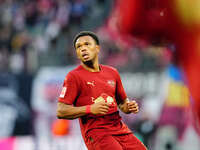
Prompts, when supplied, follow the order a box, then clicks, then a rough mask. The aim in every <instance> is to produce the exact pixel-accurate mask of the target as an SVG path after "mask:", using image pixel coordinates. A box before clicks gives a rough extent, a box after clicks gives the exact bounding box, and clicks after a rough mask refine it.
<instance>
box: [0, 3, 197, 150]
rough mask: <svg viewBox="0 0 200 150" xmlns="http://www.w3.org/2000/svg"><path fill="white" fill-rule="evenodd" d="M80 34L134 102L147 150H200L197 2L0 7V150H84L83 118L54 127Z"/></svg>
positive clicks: (132, 118) (135, 124) (136, 125)
mask: <svg viewBox="0 0 200 150" xmlns="http://www.w3.org/2000/svg"><path fill="white" fill-rule="evenodd" d="M81 30H91V31H94V32H96V33H97V34H98V36H99V38H100V40H101V54H100V61H101V62H102V63H103V64H107V65H111V66H114V67H116V68H118V70H119V71H120V74H121V77H122V82H123V84H124V87H125V90H126V92H127V94H128V96H129V97H130V98H136V99H137V101H138V103H139V105H140V113H138V114H137V115H123V114H122V116H123V120H124V122H126V123H127V125H128V126H129V127H130V129H131V130H132V131H133V133H134V134H135V135H136V136H137V137H138V138H140V140H141V141H143V142H144V144H145V145H146V146H147V147H148V148H149V150H200V137H199V135H200V132H199V131H200V130H199V129H200V127H199V118H200V92H199V90H200V1H199V0H193V1H191V0H174V1H170V0H0V129H1V130H0V150H72V149H73V150H85V149H86V148H85V145H84V142H83V141H82V138H81V136H80V131H79V126H78V122H77V120H74V121H67V120H57V119H56V102H57V97H58V95H59V93H60V89H61V86H62V82H63V79H64V77H65V75H66V74H67V72H68V71H69V70H71V69H72V68H73V67H75V65H77V63H78V60H77V59H76V56H75V51H74V49H73V44H72V40H73V37H74V35H75V34H76V33H78V32H79V31H81Z"/></svg>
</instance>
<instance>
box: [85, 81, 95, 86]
mask: <svg viewBox="0 0 200 150" xmlns="http://www.w3.org/2000/svg"><path fill="white" fill-rule="evenodd" d="M86 83H87V85H91V86H95V84H94V81H91V82H90V81H87V82H86Z"/></svg>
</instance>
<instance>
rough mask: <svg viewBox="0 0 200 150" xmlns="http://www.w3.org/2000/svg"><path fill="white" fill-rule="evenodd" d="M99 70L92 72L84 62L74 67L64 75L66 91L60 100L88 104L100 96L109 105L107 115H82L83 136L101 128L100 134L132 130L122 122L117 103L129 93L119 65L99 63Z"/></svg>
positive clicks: (75, 103) (77, 104)
mask: <svg viewBox="0 0 200 150" xmlns="http://www.w3.org/2000/svg"><path fill="white" fill-rule="evenodd" d="M100 67H101V70H100V71H99V72H89V71H87V70H86V69H84V68H83V67H82V66H78V67H77V68H76V69H74V70H72V71H71V72H70V73H69V74H68V75H67V76H66V78H65V81H64V84H63V88H65V89H67V90H66V92H65V93H64V95H63V92H62V96H61V97H60V98H59V101H60V102H63V103H66V104H74V105H75V106H85V105H91V104H93V103H95V101H94V100H95V99H96V98H98V97H99V96H101V97H102V98H103V99H104V101H105V102H107V103H109V104H110V105H109V106H110V108H109V111H108V113H107V114H106V115H92V114H88V115H86V116H84V117H81V118H80V120H79V121H80V127H81V132H82V135H83V138H84V139H85V140H86V137H88V136H89V135H91V134H93V133H96V132H98V131H100V132H99V133H100V134H110V135H111V134H126V133H131V131H130V130H129V129H128V127H127V126H126V125H125V124H124V123H122V122H121V117H120V116H119V112H118V109H117V103H119V102H121V101H122V100H125V99H126V98H127V95H126V93H125V91H124V88H123V86H122V82H121V79H120V76H119V73H118V72H117V70H116V69H114V68H112V67H109V66H105V65H100Z"/></svg>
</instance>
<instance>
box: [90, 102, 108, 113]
mask: <svg viewBox="0 0 200 150" xmlns="http://www.w3.org/2000/svg"><path fill="white" fill-rule="evenodd" d="M108 109H109V105H108V103H106V102H105V101H101V102H97V103H94V104H92V105H91V108H90V110H91V113H92V114H94V115H98V114H106V113H107V112H108Z"/></svg>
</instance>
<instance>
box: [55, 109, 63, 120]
mask: <svg viewBox="0 0 200 150" xmlns="http://www.w3.org/2000/svg"><path fill="white" fill-rule="evenodd" d="M56 116H57V118H58V119H63V117H64V116H63V113H62V111H60V110H59V109H58V110H57V112H56Z"/></svg>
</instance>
